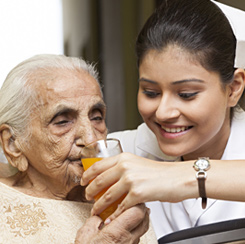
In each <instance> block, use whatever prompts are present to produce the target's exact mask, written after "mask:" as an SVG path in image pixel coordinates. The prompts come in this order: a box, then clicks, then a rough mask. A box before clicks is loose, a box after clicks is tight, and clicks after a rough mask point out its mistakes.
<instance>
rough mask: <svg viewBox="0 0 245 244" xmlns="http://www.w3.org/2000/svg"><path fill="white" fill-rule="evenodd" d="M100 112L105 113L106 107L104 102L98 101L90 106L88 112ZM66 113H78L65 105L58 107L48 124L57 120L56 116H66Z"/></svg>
mask: <svg viewBox="0 0 245 244" xmlns="http://www.w3.org/2000/svg"><path fill="white" fill-rule="evenodd" d="M96 109H98V110H101V111H105V110H106V105H105V103H104V102H102V101H99V102H97V103H95V104H93V105H92V107H91V109H90V111H92V110H96ZM68 113H73V114H75V113H78V110H77V109H73V108H69V107H67V106H66V105H59V106H58V107H57V108H56V109H55V112H54V115H53V116H52V118H51V120H50V122H52V121H53V120H54V119H55V118H57V117H58V116H60V115H62V114H68Z"/></svg>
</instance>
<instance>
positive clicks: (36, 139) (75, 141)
mask: <svg viewBox="0 0 245 244" xmlns="http://www.w3.org/2000/svg"><path fill="white" fill-rule="evenodd" d="M40 73H41V72H40ZM35 76H36V77H39V79H40V80H39V82H37V84H36V85H34V88H35V90H36V92H37V95H38V101H39V104H38V106H37V107H36V108H35V109H34V110H33V112H32V114H31V125H30V130H31V135H30V138H28V140H27V141H26V140H22V138H18V137H17V138H16V139H15V141H14V144H13V143H12V144H13V145H12V147H9V148H8V144H9V143H8V142H6V143H4V145H6V146H5V147H6V150H5V152H7V158H8V161H9V162H11V163H12V164H13V165H14V166H16V167H17V168H19V170H20V171H23V172H25V173H19V174H18V175H16V176H14V178H12V179H11V181H10V182H9V184H12V185H18V190H20V191H23V192H25V193H27V194H29V195H33V196H39V197H45V198H53V199H65V198H66V196H67V194H68V193H69V192H70V191H71V189H72V188H74V187H75V186H77V185H79V180H80V178H81V176H82V173H83V168H82V164H81V160H80V158H81V155H80V152H81V148H82V147H83V146H84V145H85V144H87V143H90V142H92V141H95V140H97V139H101V138H105V137H106V133H107V129H106V125H105V105H104V102H103V99H102V94H101V91H100V88H99V85H98V83H97V81H96V80H95V79H94V78H93V77H92V76H90V75H89V74H87V73H86V72H85V71H82V72H81V71H79V72H78V71H73V72H71V71H69V70H57V69H54V70H51V71H50V75H49V76H47V75H46V76H45V77H42V75H41V74H39V73H38V72H37V73H35ZM31 80H32V79H30V82H31ZM7 136H8V127H6V128H5V130H3V137H4V138H3V140H7V139H8V137H7ZM14 147H15V148H14ZM13 148H14V150H15V151H14V152H13ZM16 150H18V155H17V156H16ZM20 179H21V180H20ZM13 182H14V183H13ZM16 182H18V183H17V184H16Z"/></svg>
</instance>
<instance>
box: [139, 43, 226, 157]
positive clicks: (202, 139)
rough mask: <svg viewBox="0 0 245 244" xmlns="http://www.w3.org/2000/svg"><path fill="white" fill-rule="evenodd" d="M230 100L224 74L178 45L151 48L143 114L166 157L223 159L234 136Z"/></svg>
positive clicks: (142, 72)
mask: <svg viewBox="0 0 245 244" xmlns="http://www.w3.org/2000/svg"><path fill="white" fill-rule="evenodd" d="M228 99H229V89H227V88H224V87H223V86H222V84H221V81H220V77H219V75H218V74H217V73H215V72H209V71H207V70H206V69H204V68H203V67H202V66H201V65H200V64H199V63H198V62H196V61H194V59H192V58H191V55H190V54H189V53H187V52H185V51H183V50H182V49H180V48H178V47H174V46H171V47H169V48H168V49H166V50H164V51H163V52H158V51H154V50H152V51H150V52H148V53H147V55H146V56H145V57H144V59H143V60H142V63H141V64H140V67H139V91H138V108H139V112H140V114H141V116H142V117H143V119H144V121H145V122H146V124H147V125H148V127H149V128H150V129H151V130H152V131H153V132H154V134H155V135H156V138H157V140H158V143H159V146H160V148H161V150H162V151H163V152H164V153H165V154H167V155H171V156H185V159H196V158H197V157H200V156H206V157H210V158H220V157H221V156H222V154H223V151H224V149H225V146H226V143H227V140H228V137H229V133H230V112H229V111H230V108H229V104H228Z"/></svg>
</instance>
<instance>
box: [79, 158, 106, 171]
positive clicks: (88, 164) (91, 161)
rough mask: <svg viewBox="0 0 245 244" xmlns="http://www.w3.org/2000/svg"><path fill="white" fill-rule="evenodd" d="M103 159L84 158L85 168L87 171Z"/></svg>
mask: <svg viewBox="0 0 245 244" xmlns="http://www.w3.org/2000/svg"><path fill="white" fill-rule="evenodd" d="M101 159H102V158H82V163H83V168H84V170H87V169H88V168H89V167H91V166H92V165H93V164H94V163H96V162H97V161H100V160H101Z"/></svg>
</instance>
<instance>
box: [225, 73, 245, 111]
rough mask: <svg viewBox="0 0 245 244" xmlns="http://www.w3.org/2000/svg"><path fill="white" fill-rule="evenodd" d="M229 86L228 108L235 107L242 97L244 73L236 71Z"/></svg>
mask: <svg viewBox="0 0 245 244" xmlns="http://www.w3.org/2000/svg"><path fill="white" fill-rule="evenodd" d="M228 86H229V101H228V105H229V107H235V106H236V105H237V103H238V101H239V99H240V97H241V96H242V93H243V91H244V86H245V73H244V70H243V69H236V71H235V72H234V78H233V81H232V83H231V84H229V85H228Z"/></svg>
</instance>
